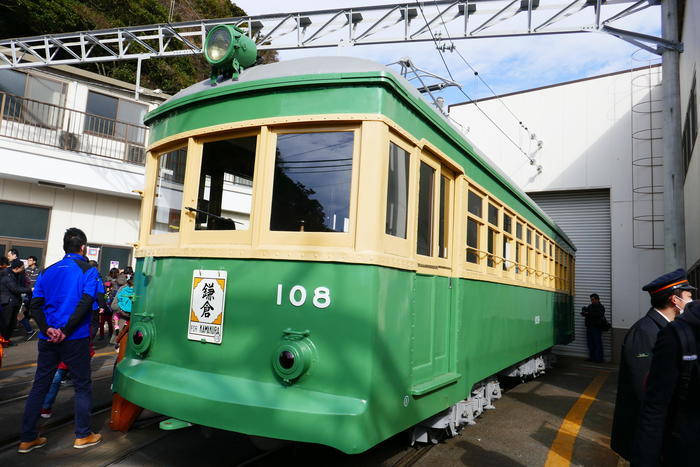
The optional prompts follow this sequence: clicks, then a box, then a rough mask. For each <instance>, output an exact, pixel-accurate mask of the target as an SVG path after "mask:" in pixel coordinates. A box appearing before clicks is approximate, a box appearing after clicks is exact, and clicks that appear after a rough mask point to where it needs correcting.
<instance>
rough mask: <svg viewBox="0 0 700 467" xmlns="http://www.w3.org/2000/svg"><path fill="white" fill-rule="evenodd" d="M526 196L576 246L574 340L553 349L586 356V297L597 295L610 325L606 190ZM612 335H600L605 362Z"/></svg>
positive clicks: (609, 246) (610, 268) (608, 191)
mask: <svg viewBox="0 0 700 467" xmlns="http://www.w3.org/2000/svg"><path fill="white" fill-rule="evenodd" d="M529 195H530V197H531V198H532V199H533V200H535V202H536V203H537V204H538V205H539V206H540V207H541V208H542V210H543V211H544V212H546V213H547V214H548V215H549V217H551V218H552V220H554V222H556V223H557V225H559V227H561V228H562V229H563V230H564V232H566V234H567V235H568V236H569V238H571V240H573V242H574V243H575V244H576V248H577V251H576V296H575V298H574V315H575V317H576V318H575V324H576V339H575V340H574V341H573V342H572V343H571V344H569V345H566V346H557V348H556V351H557V353H561V354H566V355H580V356H584V355H585V356H588V347H587V345H586V327H585V325H584V320H583V316H581V307H583V306H585V305H588V304H589V303H590V298H589V296H590V294H592V293H597V294H598V295H600V301H601V303H602V304H603V306H605V312H606V313H605V314H606V317H607V319H608V321H609V322H610V323H612V316H611V314H612V310H611V306H610V300H611V277H612V266H611V253H610V252H611V236H610V190H580V191H556V192H546V193H544V192H540V193H529ZM611 335H612V332H610V331H609V332H604V333H603V351H604V354H605V359H606V360H610V358H611V355H612V354H611V351H612V342H611Z"/></svg>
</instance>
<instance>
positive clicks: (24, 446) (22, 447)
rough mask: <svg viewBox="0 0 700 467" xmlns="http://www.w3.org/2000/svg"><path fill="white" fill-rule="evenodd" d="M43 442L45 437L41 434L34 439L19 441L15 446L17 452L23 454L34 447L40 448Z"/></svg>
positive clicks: (44, 442)
mask: <svg viewBox="0 0 700 467" xmlns="http://www.w3.org/2000/svg"><path fill="white" fill-rule="evenodd" d="M45 444H46V438H44V437H43V436H37V438H36V439H35V440H34V441H25V442H23V443H19V448H17V452H19V453H22V454H25V453H27V452H29V451H32V450H34V449H36V448H40V447H42V446H44V445H45Z"/></svg>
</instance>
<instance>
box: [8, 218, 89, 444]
mask: <svg viewBox="0 0 700 467" xmlns="http://www.w3.org/2000/svg"><path fill="white" fill-rule="evenodd" d="M86 245H87V237H86V236H85V234H84V233H83V231H82V230H80V229H76V228H75V227H72V228H70V229H68V230H66V233H65V235H64V236H63V250H64V251H65V252H66V255H65V256H64V257H63V259H62V260H61V261H59V262H58V263H54V264H53V265H51V266H50V267H48V268H47V269H45V270H44V272H42V273H41V274H40V275H39V278H38V279H37V281H36V285H35V286H34V295H33V297H32V301H31V303H30V305H29V309H30V311H31V313H32V316H33V317H34V319H35V320H36V323H37V324H38V325H39V330H40V331H41V334H40V335H39V343H38V350H39V354H38V356H37V362H36V363H37V367H36V374H35V376H34V383H33V384H32V389H31V391H30V392H29V396H28V398H27V403H26V405H25V406H24V416H23V418H22V434H21V437H20V440H21V441H20V443H19V448H18V449H17V450H18V452H20V453H27V452H29V451H32V450H33V449H36V448H39V447H42V446H44V445H46V438H44V437H43V436H39V433H38V431H37V428H36V424H37V422H38V420H39V416H40V413H41V405H42V402H43V401H44V398H45V396H46V393H47V392H48V390H49V386H50V385H51V381H53V377H54V374H55V373H56V369H57V367H58V364H59V363H60V362H64V363H65V364H66V365H68V368H69V369H70V373H71V376H72V380H73V387H74V388H75V442H74V443H73V447H75V448H78V449H82V448H86V447H88V446H92V445H95V444H97V443H99V442H100V440H101V439H102V436H101V435H99V434H95V433H92V432H91V431H90V406H91V405H92V382H91V380H90V318H91V314H92V304H93V302H94V301H95V298H96V290H97V279H98V274H97V270H96V269H95V268H93V267H92V266H90V265H89V264H88V262H87V258H85V256H84V255H85V249H86Z"/></svg>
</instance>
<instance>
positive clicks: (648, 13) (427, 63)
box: [234, 0, 660, 104]
mask: <svg viewBox="0 0 700 467" xmlns="http://www.w3.org/2000/svg"><path fill="white" fill-rule="evenodd" d="M552 1H553V0H543V1H542V2H541V4H542V5H543V6H545V5H546V4H548V3H549V4H551V3H552ZM554 1H555V3H562V4H566V3H569V2H568V1H566V2H564V1H556V0H554ZM234 3H236V4H237V5H238V6H239V7H241V8H242V9H243V10H245V12H246V13H247V14H249V15H262V14H271V13H290V12H302V11H313V10H318V9H334V8H347V7H358V6H368V5H382V4H387V3H388V2H387V1H386V0H326V1H324V2H322V3H319V2H318V1H314V0H295V1H293V2H289V1H280V0H237V1H235V2H234ZM423 8H424V9H427V8H436V7H435V5H432V4H431V2H430V1H427V2H423ZM622 8H624V6H623V7H619V8H618V9H622ZM588 10H589V11H590V8H589V9H588ZM543 14H545V13H544V12H543ZM551 14H552V13H547V15H548V16H551ZM574 18H576V17H572V18H571V20H573V19H574ZM566 21H568V20H565V21H564V22H562V23H561V24H566ZM613 26H614V27H616V28H619V29H626V30H631V31H636V32H641V33H644V34H649V35H657V36H658V35H660V9H659V8H658V7H656V8H648V9H647V10H644V11H643V12H641V13H636V14H634V15H631V16H629V17H627V18H624V19H622V20H620V21H616V22H615V23H614V25H613ZM436 29H439V26H438V27H437V28H436ZM454 43H455V46H456V48H457V50H458V51H459V54H461V55H462V57H464V59H466V61H467V62H468V63H469V64H470V65H471V66H472V67H473V68H474V69H476V70H477V71H478V72H479V75H480V76H481V78H482V79H483V80H484V81H485V82H486V84H488V86H489V87H491V88H492V89H493V91H495V93H496V94H506V93H509V92H514V91H521V90H525V89H531V88H535V87H539V86H546V85H550V84H555V83H561V82H565V81H570V80H575V79H580V78H586V77H590V76H596V75H599V74H604V73H609V72H614V71H620V70H625V69H629V68H632V67H638V66H643V65H646V64H647V63H648V61H646V60H647V59H648V58H650V55H649V54H648V53H644V54H641V53H637V54H636V55H635V57H634V58H633V57H632V54H633V53H634V52H635V51H636V50H638V49H637V48H636V47H635V46H633V45H631V44H629V43H627V42H625V41H623V40H621V39H618V38H616V37H613V36H610V35H608V34H605V33H598V32H592V33H582V34H568V35H549V36H537V37H533V36H530V37H511V38H498V39H468V40H456V41H454ZM318 55H347V56H356V57H362V58H369V59H372V60H375V61H377V62H379V63H382V64H389V63H392V62H396V61H397V60H399V59H401V58H403V57H410V58H411V59H412V60H413V62H414V63H415V64H416V66H418V67H420V68H422V69H425V70H428V71H430V72H432V73H435V74H437V75H441V76H445V77H449V74H452V76H453V77H454V80H455V81H457V82H459V83H460V84H462V91H463V92H462V91H459V90H458V89H456V88H448V90H446V91H443V92H442V96H443V97H444V98H445V100H446V102H447V104H455V103H458V102H464V101H467V100H469V99H468V98H482V97H490V96H493V95H494V94H493V93H492V92H491V90H489V89H488V88H487V86H486V85H485V84H484V83H483V82H481V81H480V80H479V79H477V78H476V77H475V76H474V73H473V72H472V70H471V69H469V67H468V66H467V65H466V64H465V62H464V61H463V60H462V58H460V56H459V55H458V54H457V53H455V52H445V53H444V55H443V56H444V59H445V62H446V63H447V67H448V69H449V73H448V71H447V70H446V68H445V65H444V64H443V61H442V59H441V57H440V54H439V53H438V52H437V50H435V45H434V44H433V43H427V42H426V43H401V44H387V45H364V46H353V47H332V48H316V49H299V50H289V51H280V60H285V59H287V60H288V59H293V58H301V57H308V56H318ZM640 57H642V60H641V61H640V60H638V59H639V58H640ZM653 58H654V59H656V58H657V57H655V56H654V57H653Z"/></svg>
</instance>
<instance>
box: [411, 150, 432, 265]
mask: <svg viewBox="0 0 700 467" xmlns="http://www.w3.org/2000/svg"><path fill="white" fill-rule="evenodd" d="M419 175H420V177H419V185H418V246H417V249H416V252H417V253H418V254H419V255H424V256H431V255H432V253H433V200H434V198H433V196H434V190H435V187H434V185H435V169H434V168H433V167H431V166H430V165H428V164H426V163H425V162H421V163H420V172H419Z"/></svg>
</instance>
